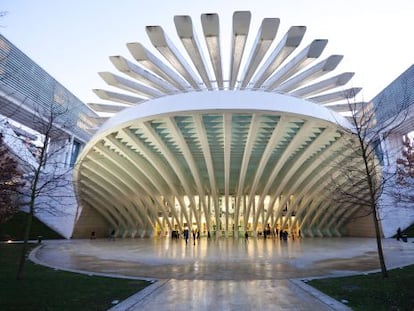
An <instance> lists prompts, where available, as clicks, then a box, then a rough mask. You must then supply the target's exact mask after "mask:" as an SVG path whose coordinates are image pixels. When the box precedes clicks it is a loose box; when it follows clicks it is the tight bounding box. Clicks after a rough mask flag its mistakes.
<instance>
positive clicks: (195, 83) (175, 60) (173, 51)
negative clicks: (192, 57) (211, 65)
mask: <svg viewBox="0 0 414 311" xmlns="http://www.w3.org/2000/svg"><path fill="white" fill-rule="evenodd" d="M145 30H146V31H147V35H148V37H149V39H150V40H151V43H152V44H153V45H154V47H155V48H156V49H157V50H158V51H159V52H160V53H161V54H162V55H163V56H164V57H165V59H167V60H168V61H169V63H170V64H171V66H173V68H174V69H175V70H177V71H178V72H179V73H180V74H181V76H183V78H184V79H186V80H187V81H188V83H190V85H191V86H192V87H193V88H194V89H195V90H200V83H201V82H200V81H199V79H198V77H197V75H196V74H195V72H194V71H193V70H192V69H191V67H190V65H189V64H188V63H187V62H186V61H185V59H184V57H183V56H182V55H181V53H180V52H179V51H178V49H177V48H176V47H175V45H174V44H173V43H172V41H171V40H170V39H169V38H168V37H167V35H166V34H165V32H164V30H163V29H162V28H161V27H160V26H147V27H145Z"/></svg>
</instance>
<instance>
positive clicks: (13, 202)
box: [0, 133, 24, 223]
mask: <svg viewBox="0 0 414 311" xmlns="http://www.w3.org/2000/svg"><path fill="white" fill-rule="evenodd" d="M23 185H24V182H23V180H22V172H21V171H20V170H19V169H18V163H17V161H16V159H15V156H14V155H13V154H12V153H11V152H10V150H9V149H8V148H7V146H6V145H5V144H4V139H3V134H2V133H0V223H4V222H6V221H7V220H9V219H10V218H11V217H12V216H13V215H14V214H15V213H16V212H17V211H18V210H19V206H18V196H17V194H18V192H19V189H21V187H22V186H23Z"/></svg>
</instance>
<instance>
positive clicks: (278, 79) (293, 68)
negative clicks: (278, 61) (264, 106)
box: [263, 40, 328, 91]
mask: <svg viewBox="0 0 414 311" xmlns="http://www.w3.org/2000/svg"><path fill="white" fill-rule="evenodd" d="M327 43H328V40H314V41H313V42H312V43H311V44H310V45H308V46H307V47H306V48H305V49H303V50H302V51H301V52H300V53H299V54H298V55H296V56H295V57H294V58H293V59H291V60H290V61H289V62H288V63H287V64H286V65H285V66H283V68H281V69H279V70H278V71H277V72H276V73H275V74H273V75H272V76H271V77H270V78H269V79H268V80H267V81H266V82H265V83H264V84H263V88H264V89H266V90H269V91H270V90H272V89H274V88H275V87H277V86H278V85H279V84H281V83H282V82H283V81H284V80H286V79H288V78H290V77H291V76H292V75H294V74H295V73H296V72H298V71H299V70H301V69H302V68H304V67H305V66H307V65H309V64H310V63H311V62H313V61H314V60H315V59H316V58H318V57H319V56H320V55H321V54H322V52H323V50H324V49H325V46H326V44H327Z"/></svg>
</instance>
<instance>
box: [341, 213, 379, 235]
mask: <svg viewBox="0 0 414 311" xmlns="http://www.w3.org/2000/svg"><path fill="white" fill-rule="evenodd" d="M367 214H368V213H367V211H366V210H360V211H358V212H356V213H355V214H354V215H353V216H352V217H351V219H350V221H349V222H348V223H347V225H346V226H345V230H344V233H345V236H350V237H375V227H374V221H373V219H372V215H371V214H370V213H369V214H368V215H367Z"/></svg>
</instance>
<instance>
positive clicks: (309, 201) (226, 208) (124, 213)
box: [74, 12, 361, 236]
mask: <svg viewBox="0 0 414 311" xmlns="http://www.w3.org/2000/svg"><path fill="white" fill-rule="evenodd" d="M174 22H175V26H176V29H177V34H178V37H179V39H180V40H181V42H182V44H183V47H184V49H185V51H186V52H187V56H186V57H184V55H182V54H181V53H180V51H179V50H178V49H177V47H176V46H175V45H174V43H173V42H172V41H171V40H170V39H169V38H168V37H167V35H166V34H165V32H164V31H163V29H162V28H161V27H159V26H149V27H147V29H146V30H147V34H148V36H149V38H150V40H151V42H152V44H153V45H154V47H155V48H156V49H157V50H158V51H159V53H160V54H161V55H162V56H163V57H164V58H165V60H164V61H163V60H161V59H160V58H158V57H157V56H155V55H154V54H152V53H151V52H150V51H149V50H147V49H146V48H145V47H143V46H142V45H141V44H139V43H130V44H128V49H129V50H130V52H131V55H132V56H133V57H134V59H135V60H136V62H137V63H133V62H131V61H129V60H127V59H125V58H124V57H122V56H112V57H110V59H111V61H112V62H113V64H114V65H115V67H116V68H117V69H118V70H119V71H120V72H121V73H122V74H124V75H126V76H129V77H130V78H131V77H132V78H133V80H131V79H127V78H125V77H122V76H118V75H115V74H112V73H109V72H105V73H101V76H102V78H103V79H104V80H105V81H106V82H107V83H108V84H109V85H111V86H114V87H116V88H119V89H122V90H124V91H125V90H126V91H128V92H132V93H133V95H130V94H127V93H119V92H114V91H108V90H95V93H96V94H97V95H98V96H99V97H100V98H102V99H105V100H109V101H111V104H110V105H108V104H93V105H91V107H93V108H94V109H97V110H100V111H103V112H109V111H112V112H116V114H114V115H113V116H112V117H111V118H110V119H109V120H108V121H107V122H106V123H104V124H103V125H102V127H101V128H100V130H99V131H98V133H97V134H96V135H95V136H94V137H93V138H92V140H91V141H90V142H89V143H88V144H87V146H86V147H85V149H84V150H83V152H82V154H81V155H80V157H79V159H78V162H77V165H76V167H75V171H74V177H75V186H76V191H77V196H78V201H79V205H80V213H79V215H78V219H79V221H78V224H77V225H76V226H78V227H79V228H80V227H82V228H86V229H82V230H84V232H88V231H86V230H89V232H90V231H94V230H96V229H94V228H96V226H97V223H94V220H93V218H89V220H87V221H85V220H82V219H81V217H82V214H86V213H88V211H94V212H95V213H97V214H99V215H101V216H102V218H103V219H104V221H103V223H105V224H106V226H107V228H108V229H109V228H112V229H114V230H116V232H117V234H118V235H121V236H136V235H141V236H143V235H154V234H158V235H164V234H169V233H170V232H171V231H175V230H177V231H182V230H183V229H184V228H185V227H188V228H190V229H194V230H198V231H200V232H201V234H207V232H210V233H211V234H215V235H224V236H233V235H239V234H241V233H244V232H245V231H249V232H254V233H256V232H257V231H260V232H262V231H265V230H266V229H269V230H270V229H271V230H273V229H278V230H281V229H283V230H289V231H290V232H291V233H292V234H298V233H299V230H301V232H302V234H305V235H311V236H312V235H329V236H332V235H340V234H341V232H340V230H341V226H342V225H343V224H345V223H346V221H347V219H348V218H349V217H350V216H351V215H352V214H353V213H354V212H355V210H356V209H357V208H358V206H350V205H349V204H339V203H337V202H335V201H334V200H333V199H332V197H333V195H332V193H330V190H329V183H330V182H332V180H335V181H336V183H337V184H339V185H340V184H342V183H344V182H345V181H344V180H343V178H342V176H341V174H339V173H338V172H337V167H338V165H340V166H342V167H346V166H347V165H348V164H349V162H350V160H349V156H350V155H351V154H352V153H353V152H355V148H353V147H352V144H353V141H352V140H353V139H352V134H351V132H352V130H351V126H350V125H349V124H348V122H347V120H346V119H345V118H344V117H342V116H340V115H339V114H337V113H336V112H334V111H333V110H331V109H329V106H325V105H326V104H327V103H331V102H334V101H337V100H340V99H345V100H347V99H348V98H350V97H353V96H354V95H355V93H356V92H358V90H359V89H357V88H354V89H348V90H341V91H334V92H331V89H334V88H337V87H340V86H342V85H343V84H345V83H347V82H348V81H349V79H350V78H351V77H352V75H353V74H352V73H345V74H341V75H337V76H333V77H331V78H328V79H321V78H320V77H322V76H323V75H325V74H327V73H329V72H331V71H332V70H334V69H335V68H336V66H337V65H338V63H339V62H340V60H341V59H342V56H339V55H332V56H330V57H328V58H326V59H325V60H323V61H321V62H319V63H318V64H316V65H313V66H309V65H310V64H311V62H312V61H314V60H315V59H317V58H318V57H319V56H320V55H321V53H322V51H323V49H324V47H325V46H326V43H327V40H314V41H313V42H312V43H311V44H310V45H308V46H307V47H306V48H304V49H302V51H300V52H299V53H297V54H296V55H294V56H292V57H290V58H289V55H290V54H292V53H294V51H295V50H296V48H297V47H298V46H299V44H300V42H301V41H302V37H303V35H304V33H305V30H306V28H305V27H303V26H294V27H291V28H290V29H289V31H288V32H287V33H286V34H285V35H284V37H283V38H282V39H281V40H280V41H279V42H275V43H274V44H273V45H272V43H273V41H274V38H275V37H276V34H277V30H278V26H279V19H264V20H263V22H262V25H261V27H260V29H259V30H258V33H257V36H256V39H255V41H254V42H253V43H252V47H251V52H250V56H249V57H248V58H246V59H245V58H243V54H244V53H243V52H244V50H245V45H246V39H247V36H248V32H249V25H250V12H235V13H234V15H233V32H232V40H231V42H232V43H231V46H232V48H231V50H232V53H231V57H230V62H229V63H230V70H229V78H228V79H226V78H225V77H224V76H223V70H222V67H223V64H222V63H223V61H222V57H221V48H220V31H219V19H218V15H217V14H202V16H201V23H202V29H203V34H204V39H205V45H204V46H202V45H201V44H200V43H199V41H198V39H197V34H196V33H195V31H194V29H193V26H192V21H191V18H190V17H189V16H176V17H175V18H174ZM204 55H208V56H209V58H210V62H208V61H206V59H207V57H205V56H204ZM265 55H266V57H264V56H265ZM165 62H166V63H167V64H168V65H167V64H166V63H165ZM241 64H244V71H240V70H239V69H240V67H241ZM209 68H212V70H210V69H209ZM213 77H214V78H213ZM118 103H119V104H118ZM342 104H343V105H346V102H345V103H342ZM340 105H341V103H339V104H338V103H336V105H335V107H338V106H340ZM106 107H108V109H109V108H110V109H109V110H108V109H106ZM116 107H118V108H119V109H118V108H116ZM343 186H344V187H347V186H346V185H345V184H344V185H343ZM355 191H356V192H360V191H361V189H355ZM79 228H78V231H82V230H81V229H79ZM75 231H76V228H75Z"/></svg>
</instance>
